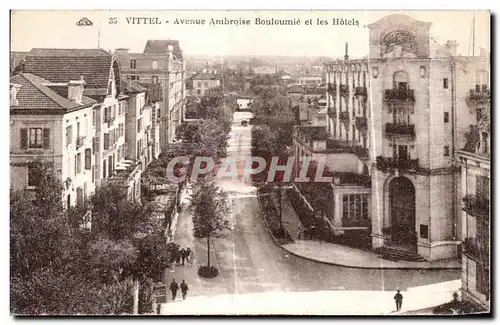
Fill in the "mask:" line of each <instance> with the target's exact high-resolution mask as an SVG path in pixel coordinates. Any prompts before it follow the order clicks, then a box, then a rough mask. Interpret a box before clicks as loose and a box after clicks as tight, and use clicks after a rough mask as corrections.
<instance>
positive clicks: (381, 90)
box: [296, 14, 489, 260]
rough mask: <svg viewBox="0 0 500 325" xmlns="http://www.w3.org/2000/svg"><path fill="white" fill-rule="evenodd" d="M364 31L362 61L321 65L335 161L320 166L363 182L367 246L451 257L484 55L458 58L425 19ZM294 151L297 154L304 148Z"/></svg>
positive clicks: (397, 19)
mask: <svg viewBox="0 0 500 325" xmlns="http://www.w3.org/2000/svg"><path fill="white" fill-rule="evenodd" d="M368 27H369V43H370V52H369V58H367V59H363V60H350V59H349V56H348V53H347V52H346V55H345V57H344V60H337V61H334V62H331V63H329V64H327V98H326V101H327V126H326V130H327V134H326V135H325V136H324V137H323V139H322V141H323V142H322V143H324V146H325V148H324V149H325V150H328V151H329V154H332V155H334V156H332V157H331V158H330V157H329V158H328V159H327V166H329V167H330V169H331V170H332V171H333V172H338V173H342V172H349V173H354V174H358V175H361V176H366V175H368V176H369V177H370V179H371V182H370V184H369V186H370V190H369V191H368V192H367V191H366V190H364V189H363V190H362V192H363V194H365V195H369V200H368V199H367V201H369V202H370V205H369V212H368V214H367V216H368V217H369V218H370V224H369V225H367V226H369V229H371V230H370V231H371V242H372V246H373V247H374V248H378V247H384V248H385V247H386V248H391V249H394V250H398V251H405V252H408V253H410V254H416V255H418V256H420V257H423V258H424V259H426V260H437V259H443V258H450V257H456V256H457V248H458V246H459V244H460V241H461V239H462V238H461V237H462V236H461V233H460V231H459V229H460V226H461V221H460V218H459V216H460V215H461V213H460V207H459V206H460V205H459V204H458V201H459V200H458V195H459V192H460V175H459V173H458V167H457V162H456V159H455V156H454V152H455V151H456V150H457V148H461V147H463V146H464V144H465V142H466V134H467V132H468V131H469V128H470V125H471V124H473V123H474V122H475V120H476V115H477V112H476V111H475V110H473V109H471V108H470V107H469V105H468V102H469V99H468V98H469V97H470V89H475V87H476V86H475V85H476V84H478V83H479V84H480V85H483V84H484V83H486V82H487V81H483V80H487V77H486V76H487V75H488V71H489V56H487V54H486V53H482V54H481V55H480V56H477V57H463V56H459V55H457V51H456V48H457V44H456V42H454V41H448V42H447V43H446V45H440V44H438V43H436V42H435V41H434V40H433V38H432V37H431V36H430V34H429V28H430V23H426V22H421V21H417V20H415V19H413V18H411V17H408V16H405V15H399V14H398V15H390V16H386V17H384V18H382V19H381V20H379V21H378V22H375V23H373V24H371V25H369V26H368ZM346 51H347V46H346ZM480 87H483V86H480ZM481 89H482V88H481ZM296 132H297V134H300V133H301V132H300V130H297V131H296ZM296 138H297V139H299V138H300V136H298V135H297V136H296ZM297 142H300V141H297ZM297 147H298V149H296V152H297V153H298V154H300V151H301V150H305V151H307V150H309V149H307V148H308V147H309V146H304V145H297ZM309 151H310V150H309ZM332 152H334V154H333V153H332ZM330 165H331V166H330ZM358 192H359V191H358V190H356V191H354V192H349V190H346V191H344V193H343V194H342V195H341V196H342V197H340V195H339V197H338V198H337V197H335V206H336V207H338V208H339V209H341V210H342V207H343V204H342V203H337V199H338V200H340V202H344V200H345V196H347V195H353V194H358ZM334 193H335V191H334ZM337 193H338V192H337ZM335 195H337V194H335ZM344 206H345V207H349V205H344ZM355 210H356V209H355ZM336 213H337V211H334V215H335V214H336ZM339 213H340V214H343V213H344V212H340V211H339ZM348 214H349V215H350V213H348ZM334 217H335V218H337V219H336V220H341V218H339V217H337V216H334ZM343 221H344V220H343ZM343 221H342V222H343ZM345 230H347V229H345Z"/></svg>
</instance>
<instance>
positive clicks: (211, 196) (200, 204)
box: [191, 180, 230, 267]
mask: <svg viewBox="0 0 500 325" xmlns="http://www.w3.org/2000/svg"><path fill="white" fill-rule="evenodd" d="M191 210H192V212H193V224H194V235H195V236H196V237H202V238H204V237H206V238H207V249H208V257H207V259H208V266H209V267H210V237H211V236H219V235H221V233H222V232H223V231H224V230H226V229H230V228H229V222H228V221H227V220H225V219H224V218H225V217H226V216H227V215H228V214H229V213H230V203H229V197H228V195H227V193H226V192H224V191H223V190H222V189H220V188H218V187H217V185H215V183H214V182H208V181H204V180H203V181H200V182H198V183H197V189H196V190H195V192H194V193H193V195H192V197H191Z"/></svg>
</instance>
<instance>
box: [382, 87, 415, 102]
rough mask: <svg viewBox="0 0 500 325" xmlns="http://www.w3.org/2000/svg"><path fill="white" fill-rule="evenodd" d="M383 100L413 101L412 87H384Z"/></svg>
mask: <svg viewBox="0 0 500 325" xmlns="http://www.w3.org/2000/svg"><path fill="white" fill-rule="evenodd" d="M384 100H385V101H388V102H411V103H414V102H415V92H414V90H413V89H404V88H403V89H386V90H385V93H384Z"/></svg>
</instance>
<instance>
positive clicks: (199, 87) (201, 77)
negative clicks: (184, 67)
mask: <svg viewBox="0 0 500 325" xmlns="http://www.w3.org/2000/svg"><path fill="white" fill-rule="evenodd" d="M192 80H193V93H192V96H201V97H202V96H205V95H206V94H207V92H208V91H209V90H210V89H214V88H218V87H220V86H221V80H220V78H219V76H218V75H217V71H211V72H208V71H207V70H203V72H201V73H198V74H197V75H195V76H194V77H193V78H192Z"/></svg>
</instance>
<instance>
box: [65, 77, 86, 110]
mask: <svg viewBox="0 0 500 325" xmlns="http://www.w3.org/2000/svg"><path fill="white" fill-rule="evenodd" d="M84 84H85V81H84V80H83V76H81V77H80V80H71V81H70V82H68V99H69V100H71V101H74V102H75V103H77V104H81V103H82V97H83V85H84Z"/></svg>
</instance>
